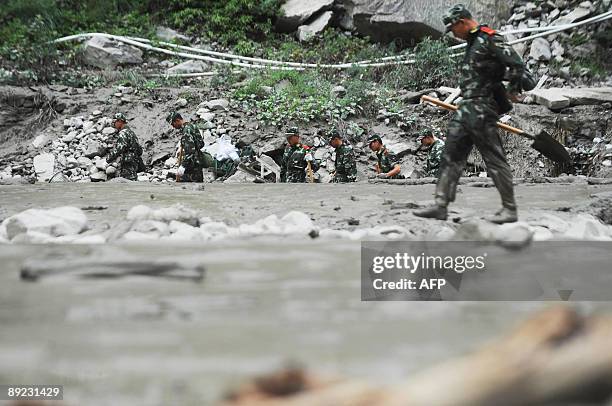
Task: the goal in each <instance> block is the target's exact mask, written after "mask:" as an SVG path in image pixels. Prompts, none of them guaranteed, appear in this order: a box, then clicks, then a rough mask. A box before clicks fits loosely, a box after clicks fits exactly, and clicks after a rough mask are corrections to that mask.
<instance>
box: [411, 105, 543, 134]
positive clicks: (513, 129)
mask: <svg viewBox="0 0 612 406" xmlns="http://www.w3.org/2000/svg"><path fill="white" fill-rule="evenodd" d="M421 101H426V102H429V103H431V104H435V105H436V106H439V107H442V108H444V109H446V110H451V111H457V110H459V107H457V106H455V105H454V104H449V103H444V102H443V101H442V100H438V99H436V98H434V97H430V96H422V97H421ZM497 126H498V127H499V128H501V129H502V130H506V131H509V132H511V133H514V134H517V135H522V136H525V137H528V138H533V137H532V136H531V135H530V134H528V133H526V132H525V131H523V130H521V129H519V128H516V127H512V126H511V125H508V124H504V123H500V122H499V121H498V122H497Z"/></svg>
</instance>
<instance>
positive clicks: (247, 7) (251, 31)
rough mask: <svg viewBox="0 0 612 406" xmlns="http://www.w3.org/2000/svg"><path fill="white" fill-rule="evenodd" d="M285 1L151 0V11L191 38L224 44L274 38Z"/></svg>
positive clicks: (149, 8) (149, 7) (149, 6)
mask: <svg viewBox="0 0 612 406" xmlns="http://www.w3.org/2000/svg"><path fill="white" fill-rule="evenodd" d="M281 4H282V0H259V1H258V0H170V1H162V0H149V4H148V10H149V11H150V12H152V13H155V14H156V15H157V16H158V17H159V18H160V19H161V20H164V19H165V20H166V21H167V22H168V23H170V25H172V26H174V27H177V28H179V29H182V30H184V31H186V32H187V33H189V34H191V35H199V36H205V37H206V38H207V39H209V40H214V41H218V42H221V43H223V44H226V45H228V44H232V45H233V44H237V43H239V42H241V41H246V40H248V39H259V40H261V39H263V38H265V37H266V36H267V35H269V34H270V32H271V30H272V27H273V22H274V19H275V18H276V15H277V13H278V10H279V8H280V6H281Z"/></svg>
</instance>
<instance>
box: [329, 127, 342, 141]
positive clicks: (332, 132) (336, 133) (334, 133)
mask: <svg viewBox="0 0 612 406" xmlns="http://www.w3.org/2000/svg"><path fill="white" fill-rule="evenodd" d="M334 138H340V139H342V135H340V132H339V131H338V130H337V129H335V128H332V129H331V130H329V132H328V133H327V142H328V143H330V142H332V140H333V139H334Z"/></svg>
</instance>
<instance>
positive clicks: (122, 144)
mask: <svg viewBox="0 0 612 406" xmlns="http://www.w3.org/2000/svg"><path fill="white" fill-rule="evenodd" d="M141 156H142V147H141V146H140V144H139V143H138V137H136V134H134V131H132V130H131V129H130V128H129V127H124V128H123V130H121V131H120V132H119V135H118V136H117V141H116V142H115V146H114V147H113V149H112V150H111V152H109V154H108V155H107V157H106V160H107V161H108V162H113V161H115V160H116V159H117V158H119V157H121V162H122V164H123V163H128V162H138V161H139V160H140V157H141Z"/></svg>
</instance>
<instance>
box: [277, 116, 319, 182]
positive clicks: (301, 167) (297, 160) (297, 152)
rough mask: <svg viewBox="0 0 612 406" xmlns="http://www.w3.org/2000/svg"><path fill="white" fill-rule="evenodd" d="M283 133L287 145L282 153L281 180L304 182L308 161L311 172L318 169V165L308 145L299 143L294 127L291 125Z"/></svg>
mask: <svg viewBox="0 0 612 406" xmlns="http://www.w3.org/2000/svg"><path fill="white" fill-rule="evenodd" d="M285 135H286V136H287V147H285V152H284V153H283V158H282V161H281V165H280V169H281V170H280V175H281V182H287V183H305V182H306V171H307V167H308V163H309V162H310V166H311V168H312V172H313V173H314V172H316V171H317V170H318V169H319V165H318V164H317V162H316V161H315V159H314V157H313V156H312V152H311V151H310V147H309V146H307V145H304V144H302V143H300V135H299V132H298V129H297V128H296V127H291V128H290V129H289V130H288V131H287V132H286V133H285Z"/></svg>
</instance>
